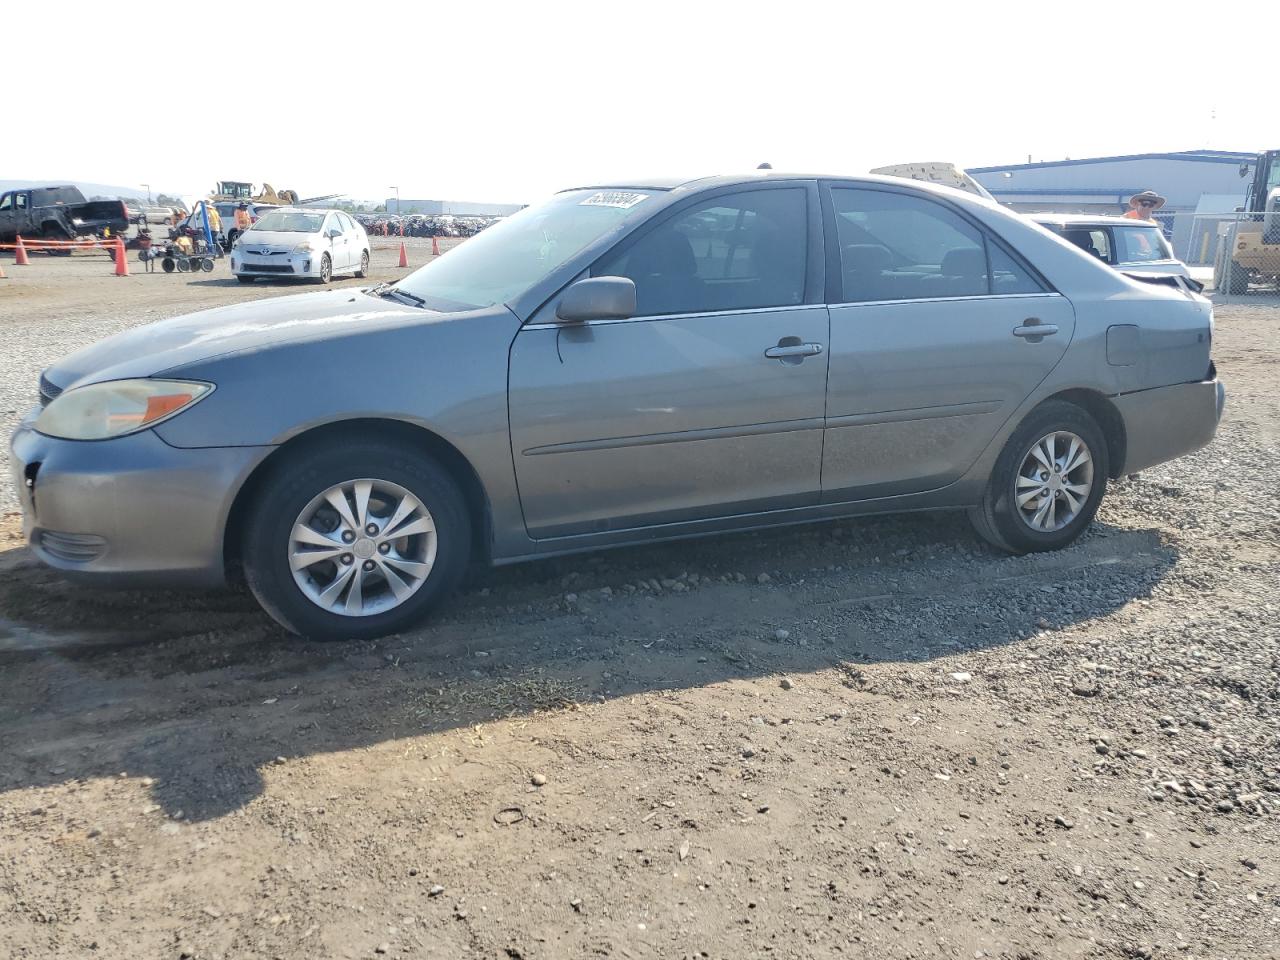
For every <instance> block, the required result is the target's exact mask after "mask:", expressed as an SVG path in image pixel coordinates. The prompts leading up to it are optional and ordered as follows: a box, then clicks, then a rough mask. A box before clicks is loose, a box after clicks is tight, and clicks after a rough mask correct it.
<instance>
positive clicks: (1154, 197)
mask: <svg viewBox="0 0 1280 960" xmlns="http://www.w3.org/2000/svg"><path fill="white" fill-rule="evenodd" d="M1164 203H1165V200H1164V197H1162V196H1160V194H1158V193H1156V192H1155V191H1154V190H1143V191H1142V192H1141V193H1135V194H1134V195H1133V196H1132V197H1130V198H1129V209H1128V210H1127V211H1125V214H1124V215H1125V216H1126V217H1128V218H1129V219H1130V220H1154V219H1155V217H1153V216H1152V215H1151V214H1152V213H1154V212H1155V211H1156V210H1159V209H1160V208H1161V207H1163V206H1164Z"/></svg>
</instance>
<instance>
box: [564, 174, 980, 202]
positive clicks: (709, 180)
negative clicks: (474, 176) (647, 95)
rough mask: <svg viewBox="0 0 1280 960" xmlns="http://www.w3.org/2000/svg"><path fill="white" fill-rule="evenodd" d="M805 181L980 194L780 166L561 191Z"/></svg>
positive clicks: (904, 179) (698, 187) (613, 182)
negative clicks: (788, 169) (794, 170)
mask: <svg viewBox="0 0 1280 960" xmlns="http://www.w3.org/2000/svg"><path fill="white" fill-rule="evenodd" d="M787 180H795V181H803V180H808V181H812V180H839V181H841V182H851V181H856V182H865V183H866V184H868V185H881V186H899V187H900V186H903V185H911V186H916V187H921V188H926V189H933V190H936V189H942V190H945V191H947V192H948V193H960V194H965V195H966V196H969V197H973V198H976V199H981V198H978V197H977V195H976V194H972V193H966V192H965V191H963V190H957V189H956V188H954V187H947V186H944V185H941V184H935V183H931V182H929V181H924V180H913V179H910V178H907V177H888V176H879V175H876V174H867V173H852V174H850V173H782V172H779V171H777V170H753V171H750V172H749V173H735V174H718V175H713V176H705V177H639V178H632V179H627V178H624V179H620V180H609V181H600V182H596V183H584V184H580V185H577V186H573V187H567V188H565V189H564V190H561V191H560V192H561V193H568V192H570V191H572V190H664V191H666V190H672V191H674V190H681V191H702V190H712V189H715V188H717V187H735V186H749V185H751V184H756V183H762V182H775V183H776V182H778V181H787Z"/></svg>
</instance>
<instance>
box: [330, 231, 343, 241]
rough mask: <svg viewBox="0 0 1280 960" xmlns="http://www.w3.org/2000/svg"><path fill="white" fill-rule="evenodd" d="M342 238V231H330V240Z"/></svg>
mask: <svg viewBox="0 0 1280 960" xmlns="http://www.w3.org/2000/svg"><path fill="white" fill-rule="evenodd" d="M340 236H342V231H341V230H337V229H334V230H330V231H329V239H330V240H336V239H337V238H338V237H340Z"/></svg>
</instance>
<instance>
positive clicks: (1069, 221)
mask: <svg viewBox="0 0 1280 960" xmlns="http://www.w3.org/2000/svg"><path fill="white" fill-rule="evenodd" d="M1029 216H1030V217H1031V219H1032V220H1034V221H1035V222H1036V223H1038V224H1040V226H1042V227H1047V228H1049V229H1050V230H1052V231H1053V232H1054V233H1056V234H1057V235H1058V236H1060V237H1062V238H1063V239H1064V240H1068V241H1070V242H1071V243H1074V244H1075V245H1076V246H1077V247H1079V248H1080V249H1081V250H1083V251H1084V252H1085V253H1088V254H1092V255H1093V256H1095V257H1097V258H1098V259H1099V260H1101V261H1102V262H1103V263H1106V264H1109V265H1111V266H1112V267H1115V269H1117V270H1119V271H1120V272H1121V273H1137V274H1149V275H1155V276H1165V277H1168V276H1173V277H1182V278H1183V279H1184V280H1191V271H1189V270H1188V269H1187V265H1186V264H1185V263H1183V262H1182V261H1181V260H1179V259H1178V258H1177V257H1175V256H1174V255H1173V248H1172V247H1171V246H1170V245H1169V241H1168V240H1166V239H1165V236H1164V229H1163V228H1162V227H1161V225H1160V224H1159V223H1158V222H1157V221H1155V220H1135V219H1133V218H1132V217H1108V216H1100V215H1097V214H1083V213H1033V214H1029Z"/></svg>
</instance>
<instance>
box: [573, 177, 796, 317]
mask: <svg viewBox="0 0 1280 960" xmlns="http://www.w3.org/2000/svg"><path fill="white" fill-rule="evenodd" d="M807 210H808V203H807V198H806V194H805V190H804V189H803V188H794V189H792V188H787V189H778V190H751V191H746V192H743V193H735V194H730V195H727V196H721V197H717V198H715V199H714V200H708V201H705V202H703V203H700V204H697V205H695V206H693V207H690V208H688V209H686V210H683V211H681V212H680V213H679V214H677V215H675V216H674V217H672V218H671V219H669V220H666V221H664V222H662V223H660V224H659V225H658V226H657V227H655V228H654V229H652V230H650V231H648V232H647V233H645V234H644V235H643V236H641V237H640V238H639V239H638V240H636V241H635V242H634V243H631V244H628V245H626V246H625V247H624V249H623V250H621V251H620V252H618V253H616V254H611V255H610V256H608V257H606V258H605V259H604V260H602V261H601V262H600V263H598V264H597V265H596V266H595V267H594V268H593V269H592V273H593V274H594V275H595V276H616V277H630V278H631V280H633V281H634V282H635V285H636V315H637V316H642V317H646V316H648V317H652V316H663V315H667V314H680V313H713V312H718V311H726V310H751V309H761V308H767V307H785V306H795V305H798V304H800V303H803V302H804V284H805V273H806V269H805V267H806V261H807V256H808V254H807V250H808V244H807V235H808V213H807Z"/></svg>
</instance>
